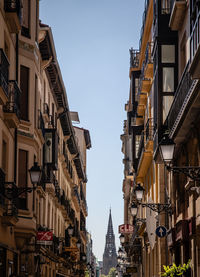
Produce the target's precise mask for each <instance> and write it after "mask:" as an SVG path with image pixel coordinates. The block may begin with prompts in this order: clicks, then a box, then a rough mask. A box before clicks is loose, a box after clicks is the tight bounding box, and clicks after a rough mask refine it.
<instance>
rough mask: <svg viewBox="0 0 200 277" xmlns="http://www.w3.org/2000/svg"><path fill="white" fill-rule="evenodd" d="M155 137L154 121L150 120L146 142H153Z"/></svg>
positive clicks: (146, 130)
mask: <svg viewBox="0 0 200 277" xmlns="http://www.w3.org/2000/svg"><path fill="white" fill-rule="evenodd" d="M153 135H154V127H153V119H152V118H149V119H148V120H147V123H146V126H145V138H146V142H147V141H149V140H153Z"/></svg>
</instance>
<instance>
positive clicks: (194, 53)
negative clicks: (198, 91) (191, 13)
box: [189, 12, 200, 79]
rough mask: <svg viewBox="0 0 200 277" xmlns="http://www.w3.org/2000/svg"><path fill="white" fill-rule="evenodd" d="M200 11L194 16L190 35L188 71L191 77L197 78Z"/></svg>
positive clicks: (199, 48)
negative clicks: (194, 19)
mask: <svg viewBox="0 0 200 277" xmlns="http://www.w3.org/2000/svg"><path fill="white" fill-rule="evenodd" d="M199 33H200V12H199V14H198V15H197V17H196V21H195V24H194V27H193V29H192V33H191V36H190V69H189V71H190V73H191V75H192V78H193V79H199V78H200V75H199V72H200V35H199Z"/></svg>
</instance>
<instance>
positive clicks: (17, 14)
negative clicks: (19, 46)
mask: <svg viewBox="0 0 200 277" xmlns="http://www.w3.org/2000/svg"><path fill="white" fill-rule="evenodd" d="M4 11H5V14H6V20H7V23H8V28H9V31H10V32H11V33H18V32H19V30H20V29H21V5H20V0H4Z"/></svg>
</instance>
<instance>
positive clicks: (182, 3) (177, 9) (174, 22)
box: [169, 0, 187, 31]
mask: <svg viewBox="0 0 200 277" xmlns="http://www.w3.org/2000/svg"><path fill="white" fill-rule="evenodd" d="M170 4H171V17H170V21H169V27H170V28H171V29H172V30H173V31H178V30H179V29H180V28H181V26H182V23H183V20H184V15H185V12H186V7H187V1H186V0H171V3H170Z"/></svg>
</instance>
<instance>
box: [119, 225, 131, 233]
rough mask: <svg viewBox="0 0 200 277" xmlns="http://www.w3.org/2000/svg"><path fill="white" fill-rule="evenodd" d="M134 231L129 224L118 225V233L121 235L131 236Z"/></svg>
mask: <svg viewBox="0 0 200 277" xmlns="http://www.w3.org/2000/svg"><path fill="white" fill-rule="evenodd" d="M133 231H134V227H133V225H131V224H122V225H119V233H120V234H121V233H122V234H132V233H133Z"/></svg>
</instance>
